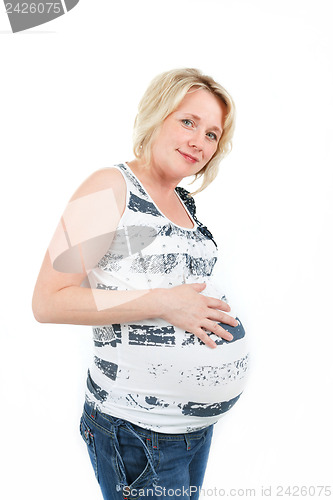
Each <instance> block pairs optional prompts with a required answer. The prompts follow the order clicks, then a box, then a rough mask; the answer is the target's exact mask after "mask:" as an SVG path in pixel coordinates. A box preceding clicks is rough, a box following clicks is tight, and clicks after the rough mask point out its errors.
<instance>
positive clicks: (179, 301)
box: [161, 283, 238, 348]
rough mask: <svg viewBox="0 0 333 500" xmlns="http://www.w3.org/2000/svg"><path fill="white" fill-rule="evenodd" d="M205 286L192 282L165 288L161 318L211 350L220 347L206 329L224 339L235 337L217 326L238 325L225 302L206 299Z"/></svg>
mask: <svg viewBox="0 0 333 500" xmlns="http://www.w3.org/2000/svg"><path fill="white" fill-rule="evenodd" d="M205 287H206V283H189V284H184V285H178V286H174V287H172V288H166V289H163V291H164V303H163V309H164V310H163V313H162V316H161V317H162V319H164V320H165V321H167V322H168V323H171V324H172V325H174V326H177V327H178V328H181V329H182V330H186V331H188V332H191V333H193V334H194V335H196V336H197V337H199V339H201V340H202V342H204V343H205V344H206V345H207V346H208V347H212V348H215V347H217V346H216V344H215V342H214V341H213V340H212V339H211V338H210V337H209V335H207V333H206V332H205V330H208V331H209V332H212V333H214V334H215V335H217V336H218V337H221V338H223V339H225V340H232V339H233V336H232V335H231V334H230V333H229V332H227V330H225V329H224V328H222V326H220V325H219V324H218V323H226V324H228V325H230V326H237V325H238V322H237V320H235V319H234V318H233V317H232V316H229V315H228V314H226V313H225V312H224V311H227V312H229V311H230V307H229V305H228V304H227V303H226V302H223V300H220V299H215V298H213V297H207V296H205V295H202V294H201V293H200V292H202V290H204V289H205Z"/></svg>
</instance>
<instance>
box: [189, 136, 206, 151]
mask: <svg viewBox="0 0 333 500" xmlns="http://www.w3.org/2000/svg"><path fill="white" fill-rule="evenodd" d="M203 139H204V138H203V137H202V134H201V133H200V132H196V133H194V134H193V135H192V136H191V138H190V141H189V144H190V146H191V147H195V148H197V149H200V150H201V149H202V147H203Z"/></svg>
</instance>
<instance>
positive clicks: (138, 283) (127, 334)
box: [85, 163, 248, 434]
mask: <svg viewBox="0 0 333 500" xmlns="http://www.w3.org/2000/svg"><path fill="white" fill-rule="evenodd" d="M114 168H117V169H118V170H119V171H120V172H121V173H122V175H123V177H124V179H125V181H126V185H127V194H126V207H125V211H124V213H123V215H122V217H121V219H120V221H119V224H118V227H117V230H116V232H115V236H114V239H113V241H112V244H111V246H110V248H109V250H108V252H107V253H106V254H105V255H104V256H103V258H102V259H101V260H100V261H99V263H98V265H97V266H96V267H95V268H94V269H93V270H92V271H91V272H90V273H89V282H90V286H91V287H92V288H100V289H110V290H142V289H150V288H170V287H173V286H176V285H181V284H183V283H196V282H205V283H207V286H206V288H205V289H204V290H203V292H201V293H202V294H204V295H207V296H211V297H216V298H219V299H222V300H225V301H226V297H225V295H223V293H222V291H221V290H220V289H219V287H218V286H217V284H216V283H214V278H213V274H212V273H213V268H214V265H215V262H216V260H217V246H216V243H215V242H214V240H213V237H212V235H211V233H210V232H209V231H208V229H207V228H206V227H205V226H203V225H202V224H201V222H199V221H198V219H197V218H196V214H195V204H194V200H193V198H192V197H190V196H188V191H186V190H185V189H183V188H181V187H178V186H177V187H176V189H175V192H176V194H177V195H178V197H179V198H180V200H181V202H182V203H183V205H184V208H185V210H187V212H188V214H189V216H190V218H191V220H192V221H193V225H194V227H193V228H192V229H189V228H183V227H181V226H178V225H177V224H175V223H174V222H172V221H170V220H169V219H168V218H167V217H165V215H163V213H162V212H161V211H160V210H159V209H158V207H157V206H156V204H155V203H154V201H153V200H152V198H151V197H150V195H149V194H148V193H147V192H146V190H145V189H144V187H143V185H142V184H141V182H140V181H139V179H138V178H137V177H136V176H135V175H134V173H133V172H132V170H131V169H130V167H129V166H128V165H127V164H125V163H123V164H120V165H116V166H115V167H114ZM236 319H237V320H238V322H239V325H238V326H237V327H231V326H229V325H224V324H222V326H223V327H224V328H225V329H227V330H228V331H230V332H231V333H232V334H233V336H234V338H233V340H232V341H230V342H228V341H225V340H223V339H221V338H220V337H217V336H215V335H214V334H212V333H211V332H207V333H208V334H210V335H211V338H212V339H213V340H214V341H215V342H216V344H217V347H216V348H215V349H212V348H210V347H207V346H206V345H205V344H204V343H203V342H202V341H200V339H199V338H198V337H196V336H195V335H194V334H192V333H190V332H187V331H184V330H181V329H180V328H177V327H175V326H173V325H171V324H169V323H167V322H166V321H164V320H162V319H160V318H153V319H147V320H144V321H131V322H128V323H122V324H112V325H105V326H95V327H93V339H94V362H93V363H92V366H90V368H89V369H88V377H87V385H86V393H85V397H86V400H87V401H88V402H89V403H90V404H93V405H94V406H95V407H96V408H97V409H98V410H99V411H101V412H103V413H107V414H109V415H113V416H115V417H118V418H122V419H125V420H128V421H129V422H132V423H134V424H136V425H139V426H141V427H144V428H146V429H150V430H153V431H157V432H164V433H171V434H175V433H185V432H192V431H196V430H199V429H202V428H204V427H207V426H208V425H211V424H212V423H215V422H216V421H217V420H218V419H219V418H220V417H221V416H222V415H223V413H225V412H226V411H227V410H229V409H230V408H231V407H232V406H233V405H234V403H235V402H236V401H237V399H238V398H239V396H240V395H241V393H242V391H243V388H244V383H245V379H246V375H247V368H248V347H247V342H246V336H245V331H244V328H243V326H242V324H241V322H240V320H239V318H236Z"/></svg>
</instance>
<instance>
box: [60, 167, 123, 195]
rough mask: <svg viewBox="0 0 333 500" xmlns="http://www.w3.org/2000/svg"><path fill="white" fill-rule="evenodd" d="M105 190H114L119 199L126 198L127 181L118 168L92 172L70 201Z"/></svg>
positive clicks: (106, 168) (105, 168)
mask: <svg viewBox="0 0 333 500" xmlns="http://www.w3.org/2000/svg"><path fill="white" fill-rule="evenodd" d="M105 189H112V190H113V191H114V193H115V194H116V195H117V198H118V197H119V196H120V197H122V196H126V181H125V179H124V177H123V175H122V173H121V172H120V170H119V169H118V168H116V167H104V168H100V169H98V170H95V171H94V172H92V173H91V174H90V175H89V176H88V177H87V178H86V179H85V180H84V181H83V182H82V183H81V184H80V186H79V187H78V188H77V190H76V191H75V192H74V194H73V196H72V197H71V199H70V201H73V200H75V199H77V198H81V197H82V196H88V195H90V194H93V193H96V192H98V191H103V190H105Z"/></svg>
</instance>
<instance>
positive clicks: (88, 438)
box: [80, 415, 98, 480]
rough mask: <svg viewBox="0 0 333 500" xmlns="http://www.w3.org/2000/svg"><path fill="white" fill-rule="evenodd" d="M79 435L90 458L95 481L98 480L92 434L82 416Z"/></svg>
mask: <svg viewBox="0 0 333 500" xmlns="http://www.w3.org/2000/svg"><path fill="white" fill-rule="evenodd" d="M80 434H81V436H82V438H83V441H84V442H85V443H86V445H87V448H88V453H89V458H90V461H91V464H92V466H93V469H94V472H95V476H96V479H97V480H98V469H97V455H96V447H95V438H94V433H93V432H92V430H91V428H90V427H89V426H88V424H87V423H86V421H85V418H84V416H83V415H82V417H81V420H80Z"/></svg>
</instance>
